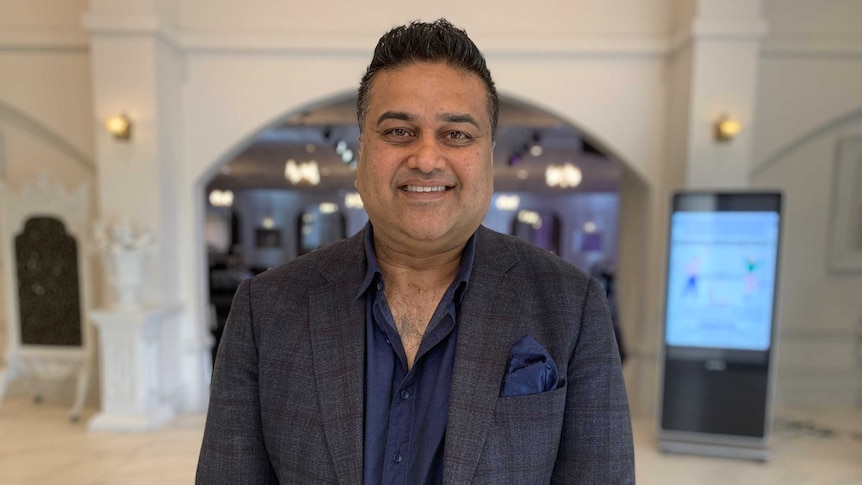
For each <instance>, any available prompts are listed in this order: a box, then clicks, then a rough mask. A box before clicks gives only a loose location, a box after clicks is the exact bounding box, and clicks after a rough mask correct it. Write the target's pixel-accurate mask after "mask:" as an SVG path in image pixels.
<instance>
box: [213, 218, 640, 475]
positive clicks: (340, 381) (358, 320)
mask: <svg viewBox="0 0 862 485" xmlns="http://www.w3.org/2000/svg"><path fill="white" fill-rule="evenodd" d="M363 237H364V236H363V233H362V232H360V233H359V234H357V235H355V236H353V237H350V238H348V239H346V240H344V241H342V242H339V243H336V244H333V245H332V246H329V247H327V248H324V249H320V250H318V251H315V252H313V253H311V254H309V255H306V256H304V257H301V258H297V259H296V260H294V261H292V262H290V263H287V264H286V265H283V266H280V267H278V268H274V269H271V270H269V271H266V272H264V273H262V274H260V275H258V276H256V277H255V278H252V279H251V280H247V281H245V282H243V283H242V284H241V285H240V287H239V289H238V290H237V292H236V296H235V297H234V302H233V306H232V307H231V313H230V316H229V317H228V321H227V324H226V327H225V331H224V335H223V337H222V342H221V347H220V348H219V352H218V359H217V362H216V365H215V369H214V371H213V379H212V387H211V396H210V404H209V412H208V416H207V422H206V428H205V432H204V437H203V445H202V447H201V453H200V459H199V462H198V469H197V481H196V483H198V484H231V485H237V484H268V483H284V484H287V483H298V484H323V483H332V484H335V483H338V484H342V485H348V484H349V485H355V484H359V483H361V482H362V463H363V449H362V448H363V429H364V420H363V416H364V409H363V404H364V396H363V393H364V367H365V299H364V298H357V295H358V293H359V288H360V285H361V284H362V281H363V279H364V277H365V268H366V263H365V251H364V247H363ZM476 238H477V239H476V256H475V262H474V265H473V273H472V275H471V277H470V285H469V287H468V289H467V292H466V293H465V295H464V299H463V301H462V303H461V307H460V312H459V316H458V325H459V330H458V343H457V349H456V353H455V367H454V371H453V372H454V374H453V378H452V389H451V397H450V404H449V414H448V422H447V425H446V443H445V450H444V458H443V459H444V482H445V483H448V484H463V483H494V484H500V483H513V484H538V483H565V484H573V483H596V484H603V485H609V484H628V483H634V451H633V446H632V434H631V422H630V418H629V410H628V403H627V399H626V392H625V388H624V385H623V378H622V372H621V369H620V362H619V357H618V353H617V347H616V344H615V341H614V336H613V330H612V326H611V320H610V317H609V314H608V308H607V304H606V303H605V299H604V294H603V292H602V289H601V287H600V286H599V284H598V283H597V282H596V281H595V280H593V279H591V278H590V277H589V276H587V275H585V274H584V273H583V272H581V271H579V270H577V269H575V268H574V267H572V266H570V265H569V264H567V263H565V262H564V261H563V260H561V259H560V258H558V257H556V256H554V255H552V254H549V253H546V252H544V251H541V250H539V249H536V248H535V247H533V246H531V245H529V244H527V243H524V242H522V241H520V240H518V239H516V238H514V237H511V236H505V235H502V234H498V233H495V232H493V231H491V230H489V229H486V228H484V227H480V228H479V230H478V231H477V233H476ZM524 335H530V336H532V337H533V338H534V339H535V340H536V341H538V342H539V343H540V344H541V345H542V346H544V347H545V348H546V349H547V351H548V353H549V354H550V355H551V357H552V358H553V359H554V361H555V362H556V363H557V365H558V367H559V369H560V373H561V374H562V373H565V384H564V385H563V386H562V387H560V388H558V389H556V390H552V391H548V392H543V393H539V394H531V395H525V396H514V397H500V386H501V383H502V380H503V377H504V374H505V372H506V369H507V364H508V360H509V351H510V348H511V346H512V344H513V343H514V342H515V341H517V340H518V339H520V338H521V337H523V336H524Z"/></svg>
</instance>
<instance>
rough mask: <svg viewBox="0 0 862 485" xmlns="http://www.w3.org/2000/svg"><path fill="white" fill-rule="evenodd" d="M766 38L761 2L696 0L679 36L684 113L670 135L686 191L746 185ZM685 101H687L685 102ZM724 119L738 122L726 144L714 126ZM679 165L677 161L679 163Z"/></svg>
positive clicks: (749, 0)
mask: <svg viewBox="0 0 862 485" xmlns="http://www.w3.org/2000/svg"><path fill="white" fill-rule="evenodd" d="M765 35H766V22H765V21H764V19H763V18H762V17H761V2H760V1H759V0H698V1H697V2H696V10H695V16H694V19H693V21H692V22H691V24H690V28H689V30H688V32H685V33H684V34H682V35H681V36H678V37H677V40H678V42H679V44H678V45H679V51H678V52H677V54H676V56H675V60H676V61H677V62H676V67H677V69H680V68H681V69H682V71H681V72H677V73H676V74H677V75H678V76H680V78H677V79H678V82H679V81H681V82H682V83H684V84H683V85H682V86H683V87H684V88H685V89H683V90H682V91H681V92H680V93H679V94H680V95H681V96H682V97H683V99H680V100H678V104H677V105H678V106H682V107H683V108H682V112H681V113H680V112H677V113H676V114H677V115H680V114H681V115H682V118H681V119H678V121H679V122H680V123H679V124H678V125H677V126H680V127H683V128H684V130H683V132H682V133H680V134H679V135H677V134H675V133H671V134H670V136H671V139H672V142H671V146H672V147H673V145H678V144H681V148H683V149H682V150H681V151H680V152H681V153H682V154H683V155H684V157H685V158H684V163H683V164H684V167H685V176H684V179H683V180H684V185H685V187H686V188H708V189H716V188H740V187H746V186H748V185H750V184H749V179H750V171H751V165H752V154H753V129H752V127H753V125H754V112H755V104H756V103H755V102H756V95H757V77H758V70H759V65H760V44H761V41H762V39H763V37H764V36H765ZM686 98H687V99H686ZM722 115H727V116H729V117H732V118H734V119H736V120H738V121H739V122H740V123H741V124H742V131H741V132H740V133H739V134H738V135H737V136H736V137H735V138H733V139H732V140H730V141H725V142H722V141H718V140H716V138H715V134H714V125H715V123H716V121H717V120H718V119H719V117H721V116H722ZM677 162H679V160H678V161H677Z"/></svg>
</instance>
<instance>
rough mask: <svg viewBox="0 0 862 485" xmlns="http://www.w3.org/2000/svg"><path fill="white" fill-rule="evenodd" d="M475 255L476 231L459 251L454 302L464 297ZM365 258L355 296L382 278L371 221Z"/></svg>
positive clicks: (360, 296)
mask: <svg viewBox="0 0 862 485" xmlns="http://www.w3.org/2000/svg"><path fill="white" fill-rule="evenodd" d="M475 257H476V233H473V235H472V236H470V239H468V240H467V244H466V245H465V246H464V252H462V253H461V263H460V264H459V265H458V272H457V273H456V274H455V280H454V281H455V282H457V284H456V289H455V302H456V303H461V300H462V299H463V298H464V293H465V292H466V290H467V285H468V284H469V283H470V275H471V274H472V273H473V260H474V259H475ZM365 259H366V260H367V261H368V265H367V266H366V268H367V269H366V270H365V280H364V281H363V282H362V286H361V287H360V288H359V293H358V294H357V295H356V297H357V298H362V296H363V295H365V294H366V293H367V292H368V290H369V288H372V286H373V285H374V284H375V283H376V282H378V281H381V280H382V279H383V274H382V273H381V272H380V265H379V264H378V263H377V254H376V253H375V252H374V228H373V227H372V226H371V221H369V222H368V223H367V224H365Z"/></svg>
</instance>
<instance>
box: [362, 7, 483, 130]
mask: <svg viewBox="0 0 862 485" xmlns="http://www.w3.org/2000/svg"><path fill="white" fill-rule="evenodd" d="M417 62H445V63H446V64H447V65H449V66H450V67H453V68H455V69H462V70H464V71H466V72H469V73H473V74H476V75H477V76H479V78H481V79H482V82H483V83H485V88H486V89H487V91H488V101H487V104H488V115H489V117H490V118H491V138H492V139H493V138H494V137H495V136H496V135H497V118H498V116H499V110H500V108H499V104H500V102H499V100H498V99H497V89H496V88H495V87H494V81H493V80H492V79H491V73H490V71H488V67H487V66H486V65H485V58H484V57H483V56H482V53H481V52H480V51H479V48H478V47H476V44H474V43H473V41H472V40H470V38H469V37H467V32H465V31H463V30H461V29H459V28H457V27H455V26H454V25H452V24H450V23H449V21H447V20H446V19H438V20H435V21H434V22H431V23H425V22H418V21H414V22H411V23H410V24H409V25H402V26H400V27H395V28H394V29H392V30H390V31H389V32H387V33H385V34H383V37H381V38H380V40H379V41H378V42H377V47H375V48H374V57H373V58H372V59H371V64H369V65H368V69H367V70H366V71H365V75H364V76H362V82H360V84H359V94H358V96H357V99H356V116H357V118H358V120H359V131H360V132H362V131H363V128H364V124H365V114H366V112H367V111H368V94H369V91H370V90H371V83H372V82H373V81H374V76H375V75H376V74H377V73H378V72H380V71H387V70H392V69H397V68H399V67H402V66H406V65H409V64H415V63H417Z"/></svg>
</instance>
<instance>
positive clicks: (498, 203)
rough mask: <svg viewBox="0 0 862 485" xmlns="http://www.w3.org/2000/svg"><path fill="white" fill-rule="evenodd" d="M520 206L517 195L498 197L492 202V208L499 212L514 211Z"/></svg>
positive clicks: (519, 199)
mask: <svg viewBox="0 0 862 485" xmlns="http://www.w3.org/2000/svg"><path fill="white" fill-rule="evenodd" d="M520 205H521V198H520V197H518V196H517V195H498V196H497V199H496V200H495V201H494V207H496V208H497V209H499V210H501V211H516V210H518V207H520Z"/></svg>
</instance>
